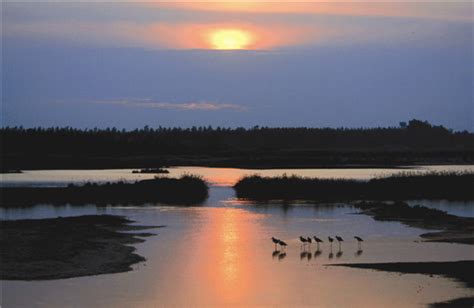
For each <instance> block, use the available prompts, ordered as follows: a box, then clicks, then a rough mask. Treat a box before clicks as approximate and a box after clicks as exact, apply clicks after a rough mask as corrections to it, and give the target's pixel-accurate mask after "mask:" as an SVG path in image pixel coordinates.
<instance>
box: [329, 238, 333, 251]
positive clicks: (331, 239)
mask: <svg viewBox="0 0 474 308" xmlns="http://www.w3.org/2000/svg"><path fill="white" fill-rule="evenodd" d="M328 241H329V243H331V249H332V242H334V239H333V238H332V237H330V236H328Z"/></svg>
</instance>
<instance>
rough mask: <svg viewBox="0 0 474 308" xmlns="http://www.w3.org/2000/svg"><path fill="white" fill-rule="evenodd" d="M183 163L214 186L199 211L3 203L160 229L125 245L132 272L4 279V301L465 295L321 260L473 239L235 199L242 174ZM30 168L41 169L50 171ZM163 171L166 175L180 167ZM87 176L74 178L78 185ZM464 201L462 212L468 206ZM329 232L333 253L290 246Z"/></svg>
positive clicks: (406, 256) (410, 255)
mask: <svg viewBox="0 0 474 308" xmlns="http://www.w3.org/2000/svg"><path fill="white" fill-rule="evenodd" d="M176 169H179V172H181V173H184V172H190V169H185V168H176ZM191 169H192V171H193V172H192V173H197V171H200V172H201V173H200V174H202V175H205V176H206V179H207V180H210V179H212V180H211V181H215V182H216V183H217V184H218V185H217V186H213V187H212V188H211V191H210V198H209V200H208V201H207V202H206V204H204V205H203V206H199V207H175V206H163V205H161V206H156V205H155V204H149V205H146V206H141V207H126V206H123V207H96V206H95V205H85V206H82V207H77V206H67V205H65V206H59V207H57V206H56V207H53V206H48V205H39V206H36V207H32V208H26V209H1V212H0V216H1V217H2V218H3V219H18V218H44V217H57V216H70V215H84V214H116V215H124V216H127V217H129V218H130V219H132V220H134V221H136V223H138V224H146V225H166V226H167V227H166V228H162V229H156V230H154V231H153V232H156V233H157V236H154V237H150V238H147V239H146V241H145V242H144V243H141V244H137V245H135V247H136V248H137V252H138V253H139V254H140V255H143V256H144V257H146V258H147V261H146V262H145V263H141V264H138V265H136V266H135V268H134V270H133V271H131V272H127V273H120V274H107V275H99V276H91V277H81V278H72V279H63V280H53V281H36V282H24V281H2V290H3V294H2V299H1V300H2V303H3V305H4V306H5V307H32V306H43V307H69V306H74V307H154V306H162V305H167V306H168V305H173V306H224V305H239V306H261V305H265V306H268V305H281V306H303V305H312V306H321V307H343V306H348V305H349V306H352V307H395V306H398V307H400V306H402V307H418V306H420V305H426V304H429V303H432V302H437V301H445V300H449V299H452V298H457V297H463V296H472V291H471V290H467V289H464V288H460V287H459V286H460V285H459V284H458V283H456V282H454V281H451V280H449V279H445V278H439V277H436V276H435V277H429V276H426V275H416V274H407V275H399V274H393V273H385V272H377V271H371V270H361V269H349V268H341V267H328V266H326V265H327V264H333V263H359V262H360V263H364V262H369V263H370V262H404V261H406V262H409V261H453V260H467V259H472V258H473V257H474V251H473V249H472V246H469V245H461V244H449V243H424V242H420V238H419V235H420V234H421V233H424V232H426V230H422V229H418V228H411V227H407V226H405V225H403V224H401V223H398V222H380V221H375V220H373V219H372V218H370V217H368V216H366V215H359V214H357V210H356V209H354V208H352V207H350V206H347V205H343V204H341V205H331V206H313V205H291V204H290V205H287V206H282V205H275V204H274V205H271V204H268V205H253V204H251V203H245V202H242V201H240V200H237V199H235V197H234V193H233V189H232V188H230V187H226V186H228V185H229V183H232V182H233V181H235V179H236V178H237V176H241V175H242V174H244V173H245V172H247V171H242V170H238V169H230V170H231V171H229V172H230V175H228V174H219V172H217V171H218V170H220V172H224V170H229V169H221V168H207V169H209V170H207V169H206V168H191ZM235 170H238V171H235ZM38 172H42V174H43V175H44V174H45V173H46V174H47V173H48V172H51V171H38ZM62 172H63V175H62V176H58V177H57V178H56V179H55V181H51V178H47V179H46V178H45V177H43V179H44V181H41V180H39V182H41V183H46V182H48V183H52V182H54V183H55V184H56V185H57V184H58V183H64V182H65V181H67V180H70V179H71V177H70V175H69V177H68V178H67V179H66V176H65V175H66V174H68V172H65V171H62ZM74 172H79V171H74ZM103 172H104V173H103V174H100V172H98V171H97V172H94V173H92V174H93V175H94V179H99V178H100V179H104V180H111V178H112V177H114V176H122V174H127V175H130V176H132V175H131V174H129V173H128V172H127V173H125V171H120V172H118V171H116V170H114V171H110V170H104V171H103ZM173 172H176V173H173ZM173 172H171V174H172V175H175V174H179V172H178V171H173ZM269 172H276V171H275V170H259V171H258V173H260V174H268V173H269ZM278 172H284V171H278ZM298 172H300V171H298ZM305 172H306V173H310V172H314V173H319V174H325V175H327V176H331V175H334V174H342V175H343V176H345V177H357V178H366V177H367V176H370V175H371V176H374V175H375V174H374V172H380V170H372V169H353V170H350V171H348V173H347V174H345V175H344V173H343V171H342V170H337V172H336V171H331V170H327V169H318V170H317V169H313V170H311V171H308V170H307V171H305ZM383 172H389V171H383ZM390 172H393V171H390ZM119 173H120V174H121V175H118V174H119ZM25 174H26V173H25ZM25 174H23V175H25ZM112 174H113V175H112ZM84 175H85V173H84ZM89 176H90V175H89ZM133 176H137V175H133ZM139 176H143V177H146V176H149V175H139ZM72 177H73V180H77V179H78V178H75V177H74V176H72ZM38 178H40V177H39V176H38V177H37V178H35V179H38ZM23 179H24V177H23ZM85 179H86V178H80V180H81V181H82V180H85ZM89 179H90V178H89ZM89 179H87V180H89ZM216 179H222V180H216ZM24 181H26V179H25V180H24ZM30 183H32V185H37V184H38V183H37V182H34V181H31V182H30ZM422 202H425V204H432V205H433V204H434V205H433V206H435V207H441V208H445V207H449V206H450V204H449V203H446V202H438V203H430V201H422ZM425 204H424V205H425ZM463 206H464V205H463ZM465 206H466V207H471V208H472V206H473V204H472V203H469V204H466V205H465ZM456 211H458V210H456ZM461 212H462V211H461ZM336 234H339V235H341V236H342V237H343V238H345V242H344V243H343V245H342V247H341V253H338V252H339V247H338V245H337V244H333V247H332V254H331V247H330V245H329V244H328V243H327V242H325V243H323V245H321V247H320V248H321V251H322V252H321V253H320V254H319V253H316V254H315V252H316V246H315V245H314V244H313V245H312V248H311V254H310V257H309V254H308V253H303V254H302V250H301V248H300V244H299V242H298V237H299V236H300V235H308V236H309V235H317V236H319V237H321V238H323V239H324V240H326V237H327V236H328V235H331V236H334V235H336ZM354 235H358V236H361V237H363V238H364V240H365V242H364V243H363V246H362V250H363V251H362V252H361V253H357V251H358V247H357V243H356V242H355V240H353V239H352V236H354ZM272 236H275V237H278V238H281V239H283V240H285V241H286V242H287V243H288V247H287V249H286V255H285V256H282V255H281V254H276V253H275V254H274V245H273V243H272V242H271V240H270V238H271V237H272ZM26 294H27V296H25V295H26Z"/></svg>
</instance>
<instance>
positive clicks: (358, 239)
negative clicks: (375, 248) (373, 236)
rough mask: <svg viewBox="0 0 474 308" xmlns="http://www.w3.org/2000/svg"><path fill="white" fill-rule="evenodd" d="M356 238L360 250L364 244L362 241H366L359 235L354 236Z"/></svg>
mask: <svg viewBox="0 0 474 308" xmlns="http://www.w3.org/2000/svg"><path fill="white" fill-rule="evenodd" d="M354 238H355V239H356V240H357V245H358V247H359V250H360V248H361V246H362V242H363V241H364V240H363V239H362V238H360V237H358V236H354Z"/></svg>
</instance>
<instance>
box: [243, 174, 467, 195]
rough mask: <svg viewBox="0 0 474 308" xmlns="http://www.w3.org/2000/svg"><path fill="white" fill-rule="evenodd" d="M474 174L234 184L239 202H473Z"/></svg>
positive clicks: (287, 178)
mask: <svg viewBox="0 0 474 308" xmlns="http://www.w3.org/2000/svg"><path fill="white" fill-rule="evenodd" d="M473 187H474V173H467V172H463V173H438V172H433V173H427V174H416V173H400V174H398V175H393V176H390V177H383V178H374V179H371V180H369V181H357V180H349V179H319V178H304V177H297V176H281V177H261V176H248V177H244V178H242V179H241V180H240V181H238V182H237V184H235V186H234V188H235V190H236V194H237V197H238V198H244V199H250V200H255V201H267V200H312V201H351V200H416V199H447V200H474V189H473Z"/></svg>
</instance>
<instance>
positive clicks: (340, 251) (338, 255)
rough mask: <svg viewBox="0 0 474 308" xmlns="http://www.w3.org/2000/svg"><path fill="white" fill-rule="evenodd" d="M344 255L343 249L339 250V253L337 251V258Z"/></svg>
mask: <svg viewBox="0 0 474 308" xmlns="http://www.w3.org/2000/svg"><path fill="white" fill-rule="evenodd" d="M340 257H342V250H339V251H338V252H337V253H336V258H340Z"/></svg>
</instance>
